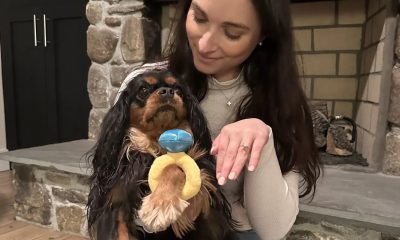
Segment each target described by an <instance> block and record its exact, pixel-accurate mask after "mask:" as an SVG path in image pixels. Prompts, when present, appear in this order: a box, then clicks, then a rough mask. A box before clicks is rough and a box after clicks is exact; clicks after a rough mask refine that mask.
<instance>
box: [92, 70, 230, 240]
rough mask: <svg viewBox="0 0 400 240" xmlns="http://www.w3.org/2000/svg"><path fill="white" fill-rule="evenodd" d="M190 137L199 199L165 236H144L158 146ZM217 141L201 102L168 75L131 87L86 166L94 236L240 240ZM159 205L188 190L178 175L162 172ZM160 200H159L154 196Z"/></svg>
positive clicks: (99, 239)
mask: <svg viewBox="0 0 400 240" xmlns="http://www.w3.org/2000/svg"><path fill="white" fill-rule="evenodd" d="M170 129H182V130H185V131H187V132H189V133H191V134H192V136H193V140H194V143H195V144H194V145H193V146H192V147H191V149H189V151H188V155H189V156H191V157H192V158H193V159H194V160H195V161H196V163H197V165H198V166H199V168H200V170H201V180H202V185H201V189H200V192H199V193H198V194H197V195H196V196H195V197H193V198H191V199H189V200H188V206H187V208H186V209H185V210H183V211H181V212H180V216H177V219H176V221H175V222H174V223H172V224H171V225H170V226H169V227H168V228H166V229H156V231H152V230H154V229H151V230H150V231H149V229H146V226H143V224H142V223H141V220H140V219H139V217H138V212H139V211H140V210H141V207H142V204H143V200H144V199H145V198H146V196H148V195H149V194H150V189H149V185H148V182H147V177H148V173H149V169H150V167H151V165H152V163H153V161H154V159H155V158H156V157H157V156H160V155H162V154H165V153H166V152H165V150H164V149H162V148H161V147H160V145H159V143H158V142H157V140H158V138H159V136H160V135H161V134H162V133H163V132H164V131H166V130H170ZM211 145H212V141H211V137H210V133H209V130H208V128H207V122H206V119H205V117H204V116H203V114H202V112H201V110H200V107H199V103H198V101H197V99H196V98H195V97H194V96H193V95H192V94H191V93H190V90H189V88H188V87H187V86H186V85H185V84H184V83H183V81H182V80H180V79H178V78H177V77H175V76H173V74H172V73H171V72H169V71H167V70H162V71H160V70H158V71H155V70H154V71H149V72H145V73H143V74H140V75H138V76H136V77H134V79H132V80H131V81H130V82H129V83H128V84H127V86H126V88H125V89H124V90H123V91H122V92H121V93H120V96H119V98H118V100H117V101H116V102H115V104H114V106H113V107H112V108H111V109H110V110H109V112H108V113H107V114H106V116H105V117H104V119H103V122H102V126H101V130H100V134H99V137H98V140H97V143H96V144H95V146H94V147H93V149H92V150H91V152H90V154H89V156H88V159H89V161H90V163H91V165H92V167H93V173H92V175H91V177H90V182H91V184H90V192H89V196H88V204H87V207H88V208H87V209H88V210H87V211H88V212H87V214H88V228H89V235H90V237H91V238H92V239H96V240H114V239H115V240H141V239H158V240H163V239H168V240H171V239H191V240H197V239H199V240H200V239H202V240H204V239H210V240H224V239H226V240H228V239H236V237H235V228H236V226H235V221H234V220H232V217H231V208H230V205H229V203H228V202H227V200H226V198H225V197H224V196H223V194H222V192H221V190H220V188H219V186H218V184H217V180H216V178H215V159H214V157H213V156H212V155H210V154H209V149H211ZM163 175H164V178H163V179H161V180H160V182H162V183H163V184H160V185H162V186H161V187H160V188H161V190H160V189H159V188H157V190H159V192H160V193H159V194H158V195H156V197H153V198H152V199H151V201H153V202H152V203H153V204H157V203H160V202H162V201H165V200H170V201H173V198H176V195H177V194H176V193H179V191H180V190H181V189H182V185H183V183H182V181H184V177H185V175H184V173H183V171H182V170H180V169H179V168H178V167H176V168H173V167H171V168H168V170H165V172H164V174H163ZM154 194H157V193H156V192H155V193H154Z"/></svg>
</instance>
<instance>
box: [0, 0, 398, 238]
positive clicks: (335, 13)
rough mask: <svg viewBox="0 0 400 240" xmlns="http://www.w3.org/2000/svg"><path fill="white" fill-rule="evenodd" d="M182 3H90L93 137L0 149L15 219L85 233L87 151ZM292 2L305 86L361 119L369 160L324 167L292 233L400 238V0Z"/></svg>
mask: <svg viewBox="0 0 400 240" xmlns="http://www.w3.org/2000/svg"><path fill="white" fill-rule="evenodd" d="M175 2H176V1H174V0H144V1H143V0H90V1H89V2H88V4H87V8H86V15H87V18H88V20H89V22H90V26H89V28H88V31H87V34H88V37H87V38H88V43H87V53H88V55H89V57H90V59H91V60H92V64H91V67H90V69H89V73H88V84H87V87H88V92H89V95H90V100H91V103H92V106H93V107H92V110H91V113H90V119H89V126H90V127H89V138H90V139H82V140H77V141H72V142H66V143H60V144H52V145H46V146H40V147H35V148H29V149H20V150H16V151H10V152H6V153H1V154H0V160H5V161H7V162H11V163H12V168H13V171H14V173H15V174H14V186H15V188H16V192H17V195H18V196H17V197H16V199H15V204H14V208H15V210H16V215H17V219H18V220H22V221H29V222H34V223H36V224H40V225H42V226H45V227H50V228H54V229H58V230H61V231H68V232H72V233H75V234H80V235H87V224H86V216H85V203H86V199H87V193H88V190H89V189H88V181H87V180H88V175H90V173H91V168H90V166H88V164H87V162H86V161H85V159H84V158H82V156H84V154H85V153H87V151H88V150H89V149H90V148H91V147H92V146H93V145H94V143H95V142H94V141H93V140H94V139H96V137H97V136H98V131H99V126H100V123H101V121H102V118H103V117H104V115H105V114H106V112H107V111H108V109H109V108H110V107H111V106H112V103H113V101H114V98H115V94H116V92H117V91H118V88H119V86H120V84H121V82H122V81H123V79H124V78H125V77H126V75H127V74H128V73H129V72H130V71H131V70H132V68H133V67H135V66H138V65H140V64H142V63H143V62H144V61H145V60H148V59H152V58H154V57H157V55H159V53H160V52H161V49H162V48H163V47H164V46H165V45H166V44H167V36H168V34H169V32H170V26H171V22H172V19H173V17H174V15H175V12H176V10H175ZM292 2H296V3H293V4H292V6H291V7H292V12H293V22H294V29H293V30H294V34H295V39H296V54H297V57H298V58H297V59H298V64H299V66H300V76H301V81H302V85H303V89H304V92H305V94H306V96H307V97H308V99H309V101H310V103H317V102H326V105H327V115H329V116H334V115H345V116H348V117H350V118H352V119H354V120H355V122H356V124H357V132H358V141H357V149H356V150H357V152H358V153H359V154H361V155H362V156H363V157H364V158H365V159H367V161H368V165H369V166H368V167H358V166H352V165H347V164H346V165H343V166H342V165H341V166H338V165H335V166H327V167H325V174H324V176H323V177H321V178H320V179H319V181H318V187H317V192H316V195H315V198H314V200H313V201H312V202H309V201H307V200H308V199H305V201H304V200H301V202H300V213H299V216H298V218H297V221H296V224H295V225H294V226H293V228H292V230H291V233H290V234H289V235H288V237H287V238H285V239H286V240H291V239H328V238H329V239H382V240H388V239H400V209H399V207H398V203H399V201H400V192H398V191H394V190H393V189H397V188H398V186H399V184H400V152H399V151H400V22H398V19H397V18H398V16H399V15H398V11H397V6H398V3H397V1H395V0H331V1H311V0H310V1H308V0H307V1H304V0H293V1H292ZM0 130H1V129H0ZM0 143H1V142H0ZM0 145H1V144H0ZM381 172H383V173H385V174H381ZM388 175H390V176H388ZM392 175H393V176H392ZM394 175H396V176H394ZM328 221H329V222H328Z"/></svg>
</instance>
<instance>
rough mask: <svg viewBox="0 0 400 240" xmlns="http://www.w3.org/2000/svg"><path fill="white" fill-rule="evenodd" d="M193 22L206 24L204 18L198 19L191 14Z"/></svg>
mask: <svg viewBox="0 0 400 240" xmlns="http://www.w3.org/2000/svg"><path fill="white" fill-rule="evenodd" d="M193 20H194V21H195V22H197V23H205V22H207V19H206V18H204V17H199V16H197V15H196V14H193Z"/></svg>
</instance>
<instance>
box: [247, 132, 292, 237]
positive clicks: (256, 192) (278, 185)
mask: <svg viewBox="0 0 400 240" xmlns="http://www.w3.org/2000/svg"><path fill="white" fill-rule="evenodd" d="M298 186H299V174H298V173H296V172H293V171H292V172H289V173H287V174H285V175H283V176H282V172H281V170H280V167H279V162H278V159H277V156H276V152H275V147H274V141H273V135H272V130H271V129H270V136H269V140H268V143H267V144H266V145H265V146H264V148H263V150H262V154H261V159H260V162H259V164H258V166H257V168H256V170H255V171H254V172H249V171H246V173H245V178H244V204H245V208H246V210H247V215H248V218H249V221H250V224H251V226H252V227H253V229H254V230H255V231H256V232H257V234H258V236H260V238H261V239H262V240H275V239H281V238H283V237H284V236H285V235H286V234H287V232H288V231H289V230H290V229H291V227H292V226H293V223H294V222H295V220H296V216H297V214H298V212H299V193H298V191H299V190H298Z"/></svg>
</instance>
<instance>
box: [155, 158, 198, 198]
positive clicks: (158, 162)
mask: <svg viewBox="0 0 400 240" xmlns="http://www.w3.org/2000/svg"><path fill="white" fill-rule="evenodd" d="M172 164H176V165H178V166H179V167H180V168H181V169H182V170H183V172H184V173H185V175H186V182H185V185H184V187H183V189H182V196H181V198H182V199H183V200H188V199H190V198H192V197H194V196H196V194H197V193H198V192H199V191H200V187H201V177H200V169H199V167H198V166H197V164H196V162H195V161H194V160H193V159H192V158H191V157H190V156H189V155H187V154H186V153H184V152H178V153H170V152H169V153H167V154H164V155H161V156H159V157H157V158H156V159H155V160H154V162H153V164H152V165H151V168H150V171H149V176H148V181H149V186H150V190H151V191H152V192H154V191H155V189H156V188H157V186H158V183H159V178H160V175H161V174H162V172H163V170H164V169H165V168H166V167H167V166H169V165H172Z"/></svg>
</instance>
